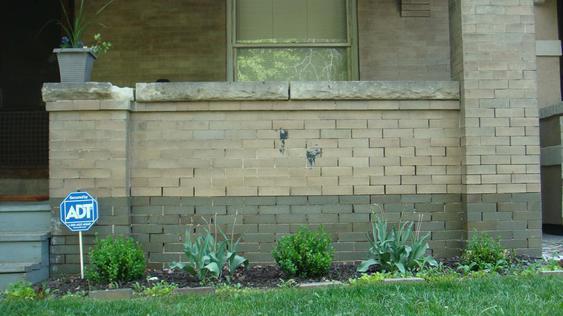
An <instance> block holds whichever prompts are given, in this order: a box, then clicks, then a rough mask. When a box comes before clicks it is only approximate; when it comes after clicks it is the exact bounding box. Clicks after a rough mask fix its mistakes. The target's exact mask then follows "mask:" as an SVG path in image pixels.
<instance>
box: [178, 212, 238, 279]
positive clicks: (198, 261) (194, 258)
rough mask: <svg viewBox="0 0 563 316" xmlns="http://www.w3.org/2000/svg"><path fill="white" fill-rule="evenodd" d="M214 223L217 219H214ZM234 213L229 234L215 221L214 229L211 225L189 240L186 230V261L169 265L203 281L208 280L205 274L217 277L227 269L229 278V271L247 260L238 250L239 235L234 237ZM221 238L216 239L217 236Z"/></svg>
mask: <svg viewBox="0 0 563 316" xmlns="http://www.w3.org/2000/svg"><path fill="white" fill-rule="evenodd" d="M214 222H215V223H217V221H216V220H215V221H214ZM235 224H236V216H235V219H234V222H233V227H232V232H231V237H230V238H229V237H227V235H225V233H224V232H223V231H222V230H221V229H220V228H219V227H218V226H217V224H214V233H211V226H209V227H208V228H206V229H203V230H202V231H203V233H201V234H197V235H196V236H195V238H193V240H192V233H191V232H190V231H186V241H185V242H184V253H185V254H186V257H187V259H188V261H187V262H174V263H172V266H171V268H173V269H183V270H186V271H187V272H188V273H190V274H192V275H195V276H197V277H198V278H199V280H200V281H201V282H202V283H207V281H208V278H209V277H211V278H214V279H215V280H220V279H221V277H222V276H223V273H224V271H226V273H227V275H226V278H227V281H229V282H230V281H231V276H232V274H233V273H234V272H235V271H236V270H237V269H238V268H240V267H246V266H248V260H247V259H246V258H245V257H243V256H240V255H238V254H237V248H238V245H239V242H240V238H239V239H237V240H234V228H235ZM219 235H220V237H221V238H222V240H219V239H218V237H219Z"/></svg>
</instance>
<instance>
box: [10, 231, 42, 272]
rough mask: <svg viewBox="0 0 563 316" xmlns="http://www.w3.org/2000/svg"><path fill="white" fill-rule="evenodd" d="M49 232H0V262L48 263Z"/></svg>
mask: <svg viewBox="0 0 563 316" xmlns="http://www.w3.org/2000/svg"><path fill="white" fill-rule="evenodd" d="M49 236H50V233H49V232H32V233H23V232H22V233H6V232H0V262H5V263H19V262H38V263H42V264H43V265H48V264H49Z"/></svg>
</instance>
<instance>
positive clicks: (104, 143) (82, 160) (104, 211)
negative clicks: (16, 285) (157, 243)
mask: <svg viewBox="0 0 563 316" xmlns="http://www.w3.org/2000/svg"><path fill="white" fill-rule="evenodd" d="M132 99H133V91H132V89H129V88H125V89H120V88H117V87H114V86H112V85H111V84H109V83H85V84H63V83H60V84H58V83H48V84H45V86H44V88H43V100H44V101H45V102H46V103H47V105H46V108H47V111H48V112H49V195H50V199H51V205H52V208H53V211H54V214H53V238H52V242H51V267H52V271H53V273H75V272H78V270H79V265H78V264H77V263H78V262H79V261H78V260H79V257H78V235H77V233H72V232H70V231H69V230H68V229H67V228H66V227H65V226H64V225H62V224H61V223H60V222H59V220H58V219H59V204H60V202H61V200H62V199H63V198H64V197H65V196H66V195H67V194H68V193H69V192H72V191H76V190H81V191H87V192H89V193H90V194H92V195H93V196H94V197H96V198H97V199H98V206H99V210H100V219H99V221H98V223H97V224H96V225H95V226H94V227H93V229H92V230H90V231H88V232H87V233H85V235H84V236H85V250H87V249H88V246H89V245H91V244H92V243H93V241H94V238H95V237H94V236H95V235H97V236H98V237H100V238H102V237H104V236H106V235H109V234H116V235H128V234H129V233H130V230H131V219H130V198H129V196H130V185H129V182H130V180H129V167H128V154H129V153H128V137H129V136H128V129H129V111H130V107H131V101H132Z"/></svg>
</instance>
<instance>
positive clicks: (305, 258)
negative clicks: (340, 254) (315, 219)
mask: <svg viewBox="0 0 563 316" xmlns="http://www.w3.org/2000/svg"><path fill="white" fill-rule="evenodd" d="M272 255H273V257H274V259H275V260H276V263H277V264H278V265H279V266H280V268H281V269H282V271H283V272H285V273H286V274H287V275H288V276H299V277H319V276H323V275H325V274H327V273H328V270H329V269H330V265H331V263H332V257H333V255H334V248H333V247H332V241H331V239H330V236H329V235H328V234H327V233H326V232H325V231H324V229H323V228H322V227H321V228H320V229H319V230H318V231H312V230H309V229H307V228H304V227H302V228H300V229H299V230H298V231H297V232H296V233H295V234H292V235H288V236H285V237H283V238H281V239H280V241H279V242H278V244H277V246H276V248H274V251H273V252H272Z"/></svg>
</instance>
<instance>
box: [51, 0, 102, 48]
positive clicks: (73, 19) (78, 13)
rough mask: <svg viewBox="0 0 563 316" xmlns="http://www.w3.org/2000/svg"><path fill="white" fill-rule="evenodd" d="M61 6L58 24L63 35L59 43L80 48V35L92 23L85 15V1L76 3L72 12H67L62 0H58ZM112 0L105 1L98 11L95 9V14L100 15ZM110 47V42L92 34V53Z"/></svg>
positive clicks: (82, 44) (82, 34) (81, 0)
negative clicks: (60, 17)
mask: <svg viewBox="0 0 563 316" xmlns="http://www.w3.org/2000/svg"><path fill="white" fill-rule="evenodd" d="M59 2H60V4H61V8H62V11H63V19H62V20H61V21H58V24H59V25H60V26H61V28H62V29H63V32H64V33H65V37H63V41H62V43H61V48H82V47H84V42H83V41H82V37H83V36H84V34H85V33H86V31H87V30H88V29H89V28H90V26H91V25H92V21H89V20H88V19H87V17H86V8H85V5H84V3H85V1H84V0H80V1H79V2H78V3H77V6H76V10H75V11H74V12H68V10H67V8H66V6H65V4H64V2H63V1H62V0H59ZM112 2H113V0H109V1H107V2H106V3H105V4H104V5H103V6H102V7H101V8H100V9H99V10H98V11H96V13H95V16H98V15H100V14H101V13H102V12H103V11H104V10H105V9H106V8H107V7H108V6H109V5H110V4H111V3H112ZM110 47H111V43H110V42H106V41H102V38H101V35H100V34H96V35H94V44H93V45H92V47H91V48H92V50H93V52H94V54H100V53H106V52H107V51H108V50H109V48H110Z"/></svg>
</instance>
